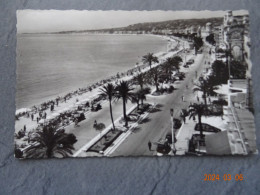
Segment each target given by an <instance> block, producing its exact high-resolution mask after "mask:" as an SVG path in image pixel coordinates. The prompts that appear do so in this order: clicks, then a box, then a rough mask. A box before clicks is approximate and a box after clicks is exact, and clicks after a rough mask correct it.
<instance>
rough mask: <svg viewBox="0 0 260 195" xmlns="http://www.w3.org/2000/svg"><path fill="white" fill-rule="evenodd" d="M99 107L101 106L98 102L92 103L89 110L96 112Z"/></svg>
mask: <svg viewBox="0 0 260 195" xmlns="http://www.w3.org/2000/svg"><path fill="white" fill-rule="evenodd" d="M101 109H102V106H101V104H100V103H98V104H93V105H92V106H91V111H92V112H97V111H99V110H101Z"/></svg>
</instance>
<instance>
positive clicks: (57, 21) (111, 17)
mask: <svg viewBox="0 0 260 195" xmlns="http://www.w3.org/2000/svg"><path fill="white" fill-rule="evenodd" d="M225 13H226V11H101V10H100V11H87V10H86V11H78V10H18V11H17V32H18V33H39V32H59V31H71V30H94V29H104V28H115V27H125V26H128V25H131V24H136V23H143V22H159V21H166V20H176V19H191V18H210V17H223V16H224V14H225ZM243 14H248V12H247V11H245V10H239V11H234V12H233V15H243Z"/></svg>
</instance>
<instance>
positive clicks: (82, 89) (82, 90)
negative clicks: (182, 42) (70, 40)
mask: <svg viewBox="0 0 260 195" xmlns="http://www.w3.org/2000/svg"><path fill="white" fill-rule="evenodd" d="M93 35H101V34H93ZM102 35H105V34H102ZM107 35H147V36H154V37H158V38H161V39H164V40H168V41H170V44H169V42H168V43H167V45H166V46H167V49H168V48H170V49H168V51H166V52H163V51H160V52H157V53H154V55H155V56H157V57H158V59H159V60H160V59H161V58H163V56H165V55H167V53H169V52H171V51H176V50H177V49H178V48H177V47H178V46H179V44H178V42H179V40H178V39H177V38H176V39H174V38H172V37H169V36H166V35H154V34H107ZM173 43H175V45H174V48H172V45H173ZM169 45H170V46H169ZM139 63H140V64H139ZM137 64H139V65H137ZM146 66H148V65H146V64H143V63H142V62H137V63H136V64H135V65H133V68H130V69H127V70H125V71H123V72H118V73H116V74H114V75H111V76H108V77H106V78H103V79H102V78H101V79H100V80H98V81H97V82H94V83H90V84H88V85H85V86H81V87H78V88H77V89H75V90H70V91H69V90H68V91H66V92H62V93H59V95H58V96H55V97H51V98H48V99H47V98H46V99H45V100H44V101H42V102H41V103H39V104H35V105H31V106H26V107H21V108H18V109H16V112H15V115H20V114H22V113H24V112H25V111H24V110H27V111H33V110H35V108H39V107H42V105H43V104H45V103H48V102H50V101H55V100H56V99H57V98H59V99H61V98H64V97H66V96H67V97H68V96H71V95H72V96H74V95H77V93H78V92H79V93H80V95H82V94H83V93H87V92H89V90H88V89H89V88H94V89H95V88H97V87H100V86H102V85H104V84H105V83H107V82H112V81H115V80H116V79H117V78H118V77H117V75H118V74H119V75H120V78H121V77H124V76H126V75H128V74H129V73H130V72H132V73H133V72H135V71H137V70H138V69H140V68H145V67H146ZM75 93H76V94H75Z"/></svg>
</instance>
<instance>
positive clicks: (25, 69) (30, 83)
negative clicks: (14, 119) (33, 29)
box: [16, 34, 167, 109]
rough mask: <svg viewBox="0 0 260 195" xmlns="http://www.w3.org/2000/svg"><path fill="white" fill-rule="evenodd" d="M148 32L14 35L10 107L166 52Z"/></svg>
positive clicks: (160, 41)
mask: <svg viewBox="0 0 260 195" xmlns="http://www.w3.org/2000/svg"><path fill="white" fill-rule="evenodd" d="M166 50H167V40H165V39H163V38H161V37H156V36H151V35H100V34H98V35H96V34H18V35H17V69H16V73H17V87H16V88H17V89H16V109H19V108H24V107H31V106H33V105H39V104H41V103H43V102H44V101H46V100H50V99H54V98H56V97H57V96H59V95H64V94H66V93H68V92H71V91H74V90H77V89H78V88H81V87H86V86H87V85H89V84H91V83H94V82H97V81H100V80H102V79H105V78H108V77H109V76H113V75H116V74H117V72H122V71H126V70H128V69H130V68H134V66H135V64H136V63H137V62H139V63H140V62H141V60H142V56H143V55H145V54H147V53H148V52H152V53H157V52H166Z"/></svg>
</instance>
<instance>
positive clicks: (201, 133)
mask: <svg viewBox="0 0 260 195" xmlns="http://www.w3.org/2000/svg"><path fill="white" fill-rule="evenodd" d="M198 119H199V127H200V138H201V139H203V129H202V123H201V115H200V114H198Z"/></svg>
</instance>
